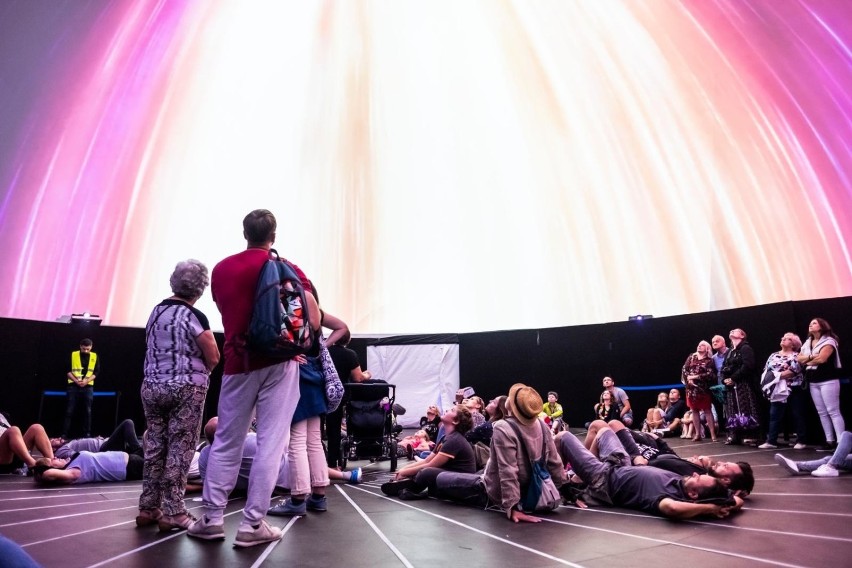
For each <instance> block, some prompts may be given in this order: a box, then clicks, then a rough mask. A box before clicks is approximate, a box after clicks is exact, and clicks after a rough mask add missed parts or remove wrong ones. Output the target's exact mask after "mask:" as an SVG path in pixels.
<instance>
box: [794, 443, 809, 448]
mask: <svg viewBox="0 0 852 568" xmlns="http://www.w3.org/2000/svg"><path fill="white" fill-rule="evenodd" d="M807 447H808V445H807V444H803V443H801V442H799V443H797V444H796V445H795V446H793V449H794V450H804V449H805V448H807Z"/></svg>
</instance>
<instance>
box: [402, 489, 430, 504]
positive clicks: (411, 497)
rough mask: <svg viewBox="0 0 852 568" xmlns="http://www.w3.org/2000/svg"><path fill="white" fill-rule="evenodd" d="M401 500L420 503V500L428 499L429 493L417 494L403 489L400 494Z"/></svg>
mask: <svg viewBox="0 0 852 568" xmlns="http://www.w3.org/2000/svg"><path fill="white" fill-rule="evenodd" d="M399 498H400V499H402V500H403V501H419V500H420V499H428V498H429V492H428V491H425V490H424V491H421V492H420V493H417V492H415V491H412V490H411V489H403V490H402V491H400V492H399Z"/></svg>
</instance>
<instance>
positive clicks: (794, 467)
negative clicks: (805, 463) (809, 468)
mask: <svg viewBox="0 0 852 568" xmlns="http://www.w3.org/2000/svg"><path fill="white" fill-rule="evenodd" d="M775 463H777V464H778V465H780V466H781V467H783V468H784V469H786V470H787V471H789V472H790V473H792V474H793V475H802V474H804V473H805V472H804V471H801V470H799V466H798V464H796V462H794V461H793V460H791V459H789V458H785V457H784V456H782V455H781V454H775Z"/></svg>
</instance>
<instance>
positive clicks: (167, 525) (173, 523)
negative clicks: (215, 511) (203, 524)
mask: <svg viewBox="0 0 852 568" xmlns="http://www.w3.org/2000/svg"><path fill="white" fill-rule="evenodd" d="M193 522H195V517H193V516H192V515H190V514H189V513H181V514H180V515H163V517H162V518H161V519H160V520H159V522H158V523H157V524H158V525H159V526H160V532H169V531H173V530H181V531H182V530H186V529H188V528H189V525H191V524H192V523H193Z"/></svg>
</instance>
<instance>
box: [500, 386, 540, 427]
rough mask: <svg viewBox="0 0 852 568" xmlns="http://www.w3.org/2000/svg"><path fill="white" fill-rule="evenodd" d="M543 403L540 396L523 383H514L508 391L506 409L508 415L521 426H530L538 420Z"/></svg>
mask: <svg viewBox="0 0 852 568" xmlns="http://www.w3.org/2000/svg"><path fill="white" fill-rule="evenodd" d="M543 406H544V403H543V402H542V400H541V395H540V394H538V392H537V391H536V390H535V389H534V388H532V387H528V386H527V385H525V384H523V383H515V384H514V385H512V388H510V389H509V398H507V399H506V408H508V409H509V413H510V414H511V415H512V416H514V417H515V419H516V420H517V421H518V422H520V423H521V424H526V425H530V424H532V423H534V422H535V421H536V420H537V419H538V415H539V414H540V413H541V409H542V407H543Z"/></svg>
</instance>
